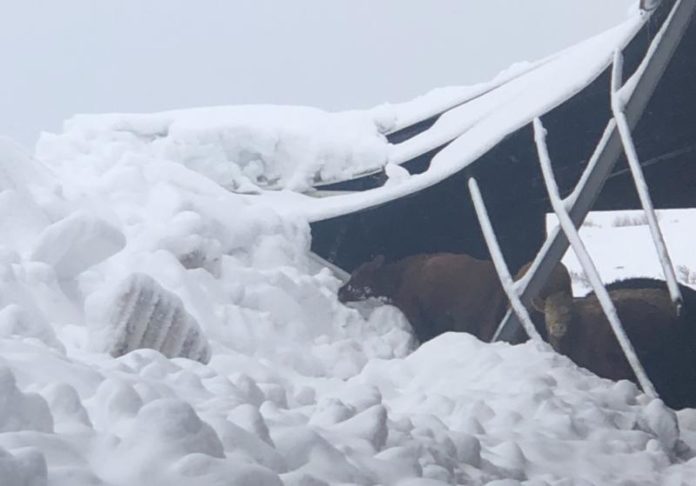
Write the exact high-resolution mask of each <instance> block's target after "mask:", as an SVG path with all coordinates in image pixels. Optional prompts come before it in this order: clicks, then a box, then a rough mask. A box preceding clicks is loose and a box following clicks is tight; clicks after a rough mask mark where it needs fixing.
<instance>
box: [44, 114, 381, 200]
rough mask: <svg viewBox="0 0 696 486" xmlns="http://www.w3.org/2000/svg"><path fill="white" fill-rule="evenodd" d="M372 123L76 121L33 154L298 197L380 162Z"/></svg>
mask: <svg viewBox="0 0 696 486" xmlns="http://www.w3.org/2000/svg"><path fill="white" fill-rule="evenodd" d="M387 147H388V145H387V142H386V139H385V137H384V136H383V135H382V134H381V132H380V126H379V120H378V119H376V115H372V114H370V113H369V112H359V111H354V112H339V113H328V112H324V111H322V110H319V109H316V108H309V107H295V106H285V107H279V106H230V107H213V108H197V109H190V110H178V111H169V112H162V113H155V114H111V115H80V116H76V117H74V118H72V119H71V120H69V121H67V122H66V123H65V126H64V133H63V134H62V135H58V136H49V135H43V136H42V138H41V140H40V142H39V144H38V147H37V154H38V155H39V157H40V158H43V159H54V158H57V159H58V160H64V155H66V154H70V153H74V152H82V153H85V152H91V153H101V154H103V155H104V156H106V157H107V158H112V157H113V156H114V155H116V156H118V157H119V158H123V159H128V158H130V157H154V158H163V159H167V160H170V161H172V162H176V163H179V164H182V165H185V166H186V167H188V168H190V169H192V170H195V171H196V172H199V173H201V174H204V175H206V176H207V177H209V178H211V179H212V180H214V181H216V182H217V183H219V184H220V185H222V186H223V187H225V188H227V189H230V190H233V191H240V192H254V191H257V190H258V188H260V187H261V188H268V187H272V188H288V189H293V190H304V189H307V188H309V187H310V186H311V185H312V183H315V182H321V181H332V180H336V179H340V178H342V177H345V176H350V175H352V174H353V173H355V172H360V171H361V170H374V169H376V168H380V167H382V166H383V165H384V164H385V163H386V161H387Z"/></svg>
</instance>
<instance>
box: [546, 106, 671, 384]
mask: <svg viewBox="0 0 696 486" xmlns="http://www.w3.org/2000/svg"><path fill="white" fill-rule="evenodd" d="M534 141H535V142H536V146H537V151H538V153H539V163H540V164H541V172H542V174H543V176H544V182H545V183H546V189H547V190H548V193H549V198H550V199H551V205H552V206H553V210H554V212H555V213H556V216H557V217H558V222H559V225H560V227H561V228H562V229H563V232H564V233H565V234H566V237H567V238H568V241H569V242H570V245H571V246H572V248H573V251H574V252H575V256H576V257H577V259H578V261H579V262H580V265H581V266H582V268H583V270H584V271H585V275H587V277H588V279H589V281H590V284H591V285H592V289H593V290H594V292H595V295H596V296H597V299H598V300H599V304H600V305H601V306H602V310H603V311H604V315H605V316H606V317H607V320H608V321H609V324H610V325H611V329H612V331H614V334H615V335H616V339H617V340H618V341H619V345H620V346H621V349H622V350H623V352H624V354H625V355H626V359H627V360H628V363H629V364H630V365H631V368H632V369H633V372H634V373H635V375H636V378H638V382H639V383H640V386H641V388H642V389H643V391H644V392H645V393H646V394H647V395H649V396H651V397H657V396H658V395H657V392H656V391H655V387H654V386H653V384H652V382H651V381H650V378H648V375H647V374H646V373H645V369H644V368H643V365H642V364H641V362H640V360H639V359H638V356H637V355H636V351H635V349H634V348H633V345H632V344H631V341H630V340H629V339H628V336H627V335H626V331H625V330H624V328H623V326H622V325H621V321H620V320H619V315H618V313H617V312H616V308H615V307H614V304H613V303H612V301H611V298H610V297H609V292H607V289H606V288H604V285H603V284H602V280H601V278H600V276H599V272H598V271H597V268H596V267H595V265H594V263H593V262H592V258H591V257H590V254H589V253H588V252H587V249H586V248H585V244H584V243H583V242H582V239H581V238H580V234H579V233H578V230H577V228H576V227H575V224H574V223H573V220H572V219H571V218H570V215H569V214H568V210H567V209H566V207H565V204H564V202H563V200H562V199H561V196H560V194H559V192H558V186H557V185H556V179H555V177H554V175H553V169H552V168H551V159H550V158H549V154H548V150H547V147H546V130H545V129H544V127H543V125H542V124H541V120H539V119H538V118H537V119H535V120H534Z"/></svg>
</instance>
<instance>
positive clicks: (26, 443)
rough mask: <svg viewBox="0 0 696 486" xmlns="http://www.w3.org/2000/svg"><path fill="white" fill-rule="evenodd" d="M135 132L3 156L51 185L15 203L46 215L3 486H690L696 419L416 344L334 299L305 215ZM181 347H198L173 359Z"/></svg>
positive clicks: (1, 427)
mask: <svg viewBox="0 0 696 486" xmlns="http://www.w3.org/2000/svg"><path fill="white" fill-rule="evenodd" d="M85 130H87V128H85ZM126 138H127V139H128V140H129V141H127V142H126V141H122V144H121V146H120V149H119V150H113V151H109V150H106V149H105V148H104V146H102V145H101V144H97V143H96V142H95V144H94V145H89V144H88V145H80V144H77V145H75V146H73V145H71V144H62V143H61V144H55V145H51V144H44V145H43V146H42V151H40V153H41V154H42V156H43V161H42V162H41V163H40V162H37V161H34V160H32V159H30V158H28V157H26V156H24V155H17V154H16V153H14V152H13V151H12V150H11V149H9V148H8V147H6V146H4V145H0V159H2V160H0V166H2V167H8V171H9V172H8V174H9V176H8V177H7V179H8V180H20V179H21V174H22V171H24V170H25V169H28V168H32V170H36V171H38V172H39V173H40V174H41V176H40V177H37V179H36V180H37V181H40V182H38V183H37V182H34V183H32V184H30V183H29V181H26V182H27V185H26V187H22V184H14V185H10V186H9V188H8V189H5V190H6V191H15V193H17V194H19V193H20V191H21V194H22V197H23V198H24V200H25V201H26V202H27V203H28V204H29V207H30V208H31V211H30V212H29V213H27V214H28V216H27V217H26V218H24V219H15V220H13V222H12V224H10V225H7V226H6V228H7V231H8V234H7V238H6V239H5V240H4V241H5V243H4V245H5V246H4V248H3V249H2V251H0V284H1V285H2V289H1V290H2V292H0V304H1V307H0V331H1V332H0V370H1V371H0V388H1V389H0V396H2V397H6V398H5V399H3V400H0V407H2V409H1V410H2V411H1V412H0V471H1V472H3V473H4V474H3V476H2V478H3V481H4V483H3V486H5V485H7V486H18V485H26V484H48V485H65V486H68V485H70V486H72V485H76V484H80V485H82V484H94V485H110V486H120V485H123V486H126V485H133V484H145V483H147V484H150V485H152V486H158V485H167V486H177V485H182V486H183V485H190V484H200V485H206V486H207V485H217V484H220V485H223V484H225V485H227V484H238V485H274V486H275V485H288V486H289V485H298V486H299V485H322V484H323V485H334V484H335V485H338V484H358V485H376V484H384V485H401V486H403V485H437V484H457V483H458V484H491V483H492V484H496V483H495V481H498V484H510V485H513V484H527V485H546V484H548V485H551V484H596V485H607V484H621V483H624V484H625V483H626V482H631V483H632V484H680V483H679V481H685V482H686V483H687V484H688V483H689V482H690V481H691V480H692V479H693V478H694V477H696V476H694V473H695V471H696V465H695V463H694V461H696V459H695V460H692V461H689V459H690V458H691V456H692V453H691V451H690V449H689V447H688V445H687V444H685V443H683V442H682V441H687V442H690V441H691V440H692V438H693V437H694V435H692V434H694V433H695V432H696V417H694V416H693V414H692V413H691V412H692V411H688V410H687V411H684V412H680V414H679V422H680V424H679V425H680V426H681V428H680V429H678V427H677V418H676V417H675V414H674V413H673V412H671V411H670V410H668V409H666V408H665V407H664V406H663V405H662V403H661V402H660V401H655V400H649V399H648V398H647V397H645V396H644V395H642V394H641V393H640V392H639V390H638V389H637V388H636V387H635V386H634V385H632V384H630V383H628V382H622V383H618V384H617V383H612V382H609V381H606V380H601V379H599V378H597V377H595V376H594V375H591V374H589V373H587V372H585V371H583V370H580V369H578V368H577V367H575V366H574V365H573V364H572V363H570V362H569V361H568V360H566V359H564V358H562V357H560V356H558V355H556V354H554V353H552V352H551V351H550V350H548V349H547V348H545V347H542V348H537V347H536V346H534V345H532V344H527V345H522V346H517V347H512V346H509V345H507V344H495V345H490V344H484V343H481V342H479V341H477V340H476V339H475V338H473V337H471V336H467V335H456V334H447V335H443V336H440V337H439V338H437V339H436V340H433V341H431V342H429V343H427V344H426V345H424V346H422V347H421V348H419V349H418V350H417V351H416V352H413V353H411V351H412V350H413V348H414V343H413V338H412V336H411V333H410V329H409V326H408V324H407V323H406V322H405V321H404V319H403V316H402V315H401V314H400V313H399V312H398V311H396V310H395V309H394V308H392V307H389V306H384V305H378V306H376V307H370V306H366V307H363V308H362V309H361V310H360V311H358V310H356V309H352V308H347V307H345V306H343V305H341V304H340V303H339V302H338V301H337V298H336V290H337V288H338V286H339V285H340V282H339V280H338V279H337V278H335V277H334V276H333V275H332V274H331V273H330V272H329V271H328V270H326V269H319V270H316V263H315V262H314V261H313V260H312V259H310V258H309V257H308V251H309V242H310V240H309V237H310V235H309V226H308V224H307V222H306V220H303V219H301V218H299V217H289V216H285V217H281V216H279V214H278V213H276V212H275V211H274V210H272V209H269V208H268V207H265V206H264V205H263V203H264V201H265V199H264V198H258V197H253V196H243V195H239V194H234V193H231V192H229V191H227V190H225V189H223V188H222V187H221V186H220V185H218V184H216V183H215V182H213V181H211V180H210V179H209V178H208V177H206V176H204V175H201V174H199V173H198V172H196V171H194V170H192V169H190V168H188V167H186V166H185V165H182V164H181V163H179V162H176V161H171V160H169V159H168V158H167V157H165V156H163V155H159V156H158V155H157V154H154V153H153V152H152V151H151V147H150V146H148V145H143V144H142V143H141V142H140V141H138V140H137V139H136V138H129V137H126ZM107 145H108V144H107ZM51 147H53V149H55V150H56V152H51ZM112 148H113V147H112ZM126 154H127V155H126ZM10 158H12V161H13V163H12V164H6V163H5V162H7V160H9V159H10ZM2 164H4V165H2ZM43 164H46V165H47V166H48V168H47V167H46V166H44V165H43ZM15 170H16V171H17V172H15ZM49 171H50V172H49ZM1 195H2V194H0V196H1ZM75 228H78V229H79V231H78V230H76V229H75ZM110 332H112V333H113V334H110ZM185 335H186V336H189V335H190V336H195V339H194V340H198V339H200V341H196V342H197V343H199V344H200V345H201V346H203V348H201V347H196V346H182V347H179V348H178V349H180V350H181V349H184V348H186V349H189V350H193V349H199V350H200V349H204V348H205V346H208V347H207V348H205V349H207V350H206V351H205V353H204V354H203V355H201V354H195V353H193V354H192V353H187V352H183V353H179V352H176V353H170V352H168V351H167V350H168V349H170V348H169V347H168V346H167V345H166V344H165V343H167V342H178V343H182V342H184V341H185ZM203 338H204V340H203ZM192 342H193V341H192ZM140 345H143V346H149V347H151V348H153V349H135V350H132V349H133V348H134V347H137V346H140ZM100 346H101V347H100ZM114 349H116V350H118V352H113V350H114ZM158 350H159V351H158ZM208 350H209V351H208ZM102 351H105V352H102ZM112 352H113V353H112ZM122 352H124V353H125V354H123V355H122V356H119V357H113V356H111V354H110V353H112V354H115V355H119V354H121V353H122ZM208 353H209V359H208ZM165 355H169V356H183V357H173V358H167V357H165ZM188 358H195V359H198V360H199V361H201V362H199V361H196V360H195V359H188ZM202 362H207V364H203V363H202ZM679 434H681V435H679ZM679 437H681V439H679ZM685 461H686V462H685ZM501 481H502V482H501ZM668 481H672V482H673V483H669V482H668Z"/></svg>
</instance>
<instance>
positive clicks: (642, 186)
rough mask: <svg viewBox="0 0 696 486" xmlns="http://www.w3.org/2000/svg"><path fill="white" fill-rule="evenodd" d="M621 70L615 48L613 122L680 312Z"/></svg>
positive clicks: (612, 90)
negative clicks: (630, 120)
mask: <svg viewBox="0 0 696 486" xmlns="http://www.w3.org/2000/svg"><path fill="white" fill-rule="evenodd" d="M622 70H623V55H621V53H620V52H619V51H616V52H615V53H614V65H613V67H612V73H611V111H612V112H613V114H614V119H615V120H616V126H617V127H618V129H619V136H620V137H621V143H622V145H623V147H624V152H625V153H626V159H627V160H628V167H629V168H630V169H631V175H632V176H633V182H634V183H635V185H636V190H637V191H638V197H639V198H640V204H641V206H643V211H644V212H645V217H646V219H647V221H648V226H649V228H650V236H651V237H652V240H653V243H654V244H655V250H656V251H657V257H658V258H659V260H660V265H662V272H663V274H664V276H665V281H666V282H667V289H668V290H669V295H670V297H671V298H672V302H674V305H675V306H676V308H677V314H680V313H681V308H682V304H683V302H684V301H683V299H682V295H681V291H680V290H679V284H678V283H677V277H676V275H675V274H674V266H673V265H672V259H671V258H670V256H669V251H667V245H666V244H665V239H664V236H663V235H662V231H661V230H660V225H659V223H658V222H657V216H656V215H655V208H654V207H653V203H652V199H651V198H650V190H649V189H648V184H647V183H646V182H645V176H644V175H643V169H642V168H641V167H640V162H639V160H638V154H637V152H636V147H635V145H634V144H633V137H632V136H631V128H630V127H629V126H628V121H627V120H626V115H625V114H624V103H623V101H622V99H621V95H620V89H621V83H622V79H621V78H622V75H621V73H622Z"/></svg>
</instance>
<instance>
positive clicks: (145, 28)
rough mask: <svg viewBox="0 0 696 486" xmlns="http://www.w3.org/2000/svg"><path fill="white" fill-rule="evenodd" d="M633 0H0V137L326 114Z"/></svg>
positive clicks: (615, 12) (554, 38)
mask: <svg viewBox="0 0 696 486" xmlns="http://www.w3.org/2000/svg"><path fill="white" fill-rule="evenodd" d="M633 3H635V2H634V0H523V1H522V0H417V1H416V0H229V1H215V0H197V1H192V0H188V1H186V0H120V1H113V0H111V1H105V0H99V1H98V0H61V1H38V0H22V1H18V0H0V5H1V6H2V7H1V8H0V59H1V60H2V70H1V71H0V93H2V96H1V97H0V134H5V135H9V136H11V137H13V138H15V139H16V140H17V141H18V142H20V143H22V144H23V145H25V146H26V147H27V148H30V147H32V146H33V144H34V142H35V140H36V138H37V136H38V134H39V132H40V131H41V130H47V131H56V130H58V129H59V128H60V123H61V122H62V120H64V119H65V118H67V117H69V116H71V115H72V114H74V113H95V112H96V113H98V112H113V111H119V112H131V111H138V112H141V111H145V112H147V111H158V110H165V109H172V108H185V107H193V106H203V105H221V104H247V103H270V104H303V105H311V106H317V107H320V108H324V109H327V110H342V109H350V108H366V107H370V106H373V105H377V104H380V103H382V102H385V101H392V102H397V101H404V100H408V99H410V98H413V97H415V96H418V95H419V94H423V93H425V92H427V91H428V90H430V89H433V88H435V87H440V86H448V85H461V84H471V83H474V82H478V81H484V80H487V79H490V78H491V77H492V76H493V75H495V74H496V73H497V72H499V71H500V70H502V69H504V68H505V67H507V66H508V65H510V64H511V63H513V62H515V61H523V60H534V59H538V58H540V57H543V56H546V55H548V54H551V53H553V52H555V51H558V50H560V49H562V48H564V47H567V46H569V45H572V44H574V43H576V42H577V41H579V40H581V39H583V38H586V37H589V36H591V35H593V34H596V33H598V32H601V31H603V30H605V29H607V28H608V27H610V26H612V25H614V24H616V23H617V22H619V21H621V20H622V19H623V18H624V17H625V15H626V11H627V9H628V7H629V6H630V5H631V4H633Z"/></svg>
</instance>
